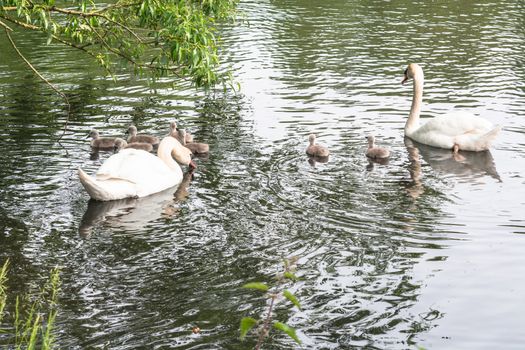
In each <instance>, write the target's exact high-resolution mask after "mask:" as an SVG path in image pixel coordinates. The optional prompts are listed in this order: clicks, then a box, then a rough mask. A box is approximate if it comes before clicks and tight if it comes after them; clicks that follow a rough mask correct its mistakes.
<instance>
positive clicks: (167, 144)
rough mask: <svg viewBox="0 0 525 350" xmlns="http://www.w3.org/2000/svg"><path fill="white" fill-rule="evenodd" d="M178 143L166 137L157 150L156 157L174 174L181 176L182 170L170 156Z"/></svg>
mask: <svg viewBox="0 0 525 350" xmlns="http://www.w3.org/2000/svg"><path fill="white" fill-rule="evenodd" d="M177 144H178V141H177V140H175V139H173V138H172V137H170V136H168V137H165V138H163V139H162V141H161V142H160V144H159V149H158V150H157V156H158V157H159V158H160V159H161V160H162V161H163V162H164V163H165V164H166V165H167V166H168V167H169V168H170V169H171V170H173V171H174V172H177V173H180V174H181V175H182V169H181V168H180V166H179V164H177V162H176V161H175V160H173V157H172V156H171V152H172V151H173V149H174V148H176V147H177Z"/></svg>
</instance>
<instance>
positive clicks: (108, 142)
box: [88, 129, 115, 149]
mask: <svg viewBox="0 0 525 350" xmlns="http://www.w3.org/2000/svg"><path fill="white" fill-rule="evenodd" d="M88 137H91V138H92V140H91V142H90V144H91V147H92V148H96V149H113V148H114V147H115V138H114V137H100V134H99V132H98V131H97V130H95V129H92V130H91V131H90V132H89V135H88Z"/></svg>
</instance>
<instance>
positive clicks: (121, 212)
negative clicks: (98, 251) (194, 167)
mask: <svg viewBox="0 0 525 350" xmlns="http://www.w3.org/2000/svg"><path fill="white" fill-rule="evenodd" d="M192 179H193V172H187V173H185V174H184V177H183V179H182V182H181V183H180V185H178V186H177V187H176V190H175V191H173V189H174V188H169V189H167V190H164V191H162V192H159V193H156V194H153V195H151V196H147V197H143V198H126V199H121V200H114V201H107V202H100V201H95V200H92V199H91V200H89V202H88V206H87V209H86V212H85V213H84V215H83V216H82V219H81V220H80V226H79V228H78V232H79V234H80V235H81V236H82V237H84V238H89V237H90V236H91V234H92V233H93V231H94V230H95V228H96V227H97V226H99V225H105V226H111V227H119V228H125V229H126V230H140V229H142V228H143V227H144V226H145V225H147V224H148V223H150V222H153V221H156V220H158V219H161V218H162V219H172V218H173V217H175V216H176V215H177V214H178V212H179V208H178V207H177V204H178V203H181V202H183V201H185V200H186V198H187V197H188V193H189V192H188V188H189V185H190V183H191V181H192Z"/></svg>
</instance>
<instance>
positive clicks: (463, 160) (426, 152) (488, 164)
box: [405, 137, 501, 183]
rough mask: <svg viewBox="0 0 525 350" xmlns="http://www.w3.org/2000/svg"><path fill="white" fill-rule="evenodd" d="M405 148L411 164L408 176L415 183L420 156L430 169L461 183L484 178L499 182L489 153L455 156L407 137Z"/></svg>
mask: <svg viewBox="0 0 525 350" xmlns="http://www.w3.org/2000/svg"><path fill="white" fill-rule="evenodd" d="M405 146H406V148H407V151H408V155H409V158H410V161H411V164H412V166H411V167H410V169H411V170H410V175H411V178H412V179H413V180H414V182H415V183H420V182H421V181H420V177H421V164H418V163H419V162H420V156H421V157H422V158H423V160H424V161H425V162H426V163H428V164H429V165H430V166H431V167H432V169H434V170H436V171H438V172H442V173H445V174H450V175H454V176H455V177H457V178H458V179H459V181H461V182H472V181H473V180H476V179H479V178H482V177H484V176H490V177H492V178H494V179H496V180H497V181H499V182H501V178H500V176H499V174H498V171H497V170H496V165H495V163H494V158H493V157H492V154H491V153H490V151H483V152H463V151H460V152H459V154H457V155H455V154H454V153H453V152H452V151H450V150H446V149H440V148H435V147H430V146H427V145H423V144H420V143H417V142H415V141H413V140H411V139H409V138H407V137H405Z"/></svg>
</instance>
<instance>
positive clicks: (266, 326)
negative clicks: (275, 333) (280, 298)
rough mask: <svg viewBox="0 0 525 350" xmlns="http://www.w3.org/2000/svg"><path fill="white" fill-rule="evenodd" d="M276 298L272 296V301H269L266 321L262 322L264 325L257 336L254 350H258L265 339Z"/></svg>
mask: <svg viewBox="0 0 525 350" xmlns="http://www.w3.org/2000/svg"><path fill="white" fill-rule="evenodd" d="M276 298H277V296H276V295H272V301H270V307H269V308H268V315H267V316H266V319H265V320H264V325H263V328H262V331H261V334H259V339H258V340H257V345H255V350H259V349H260V348H261V345H262V343H263V341H264V338H266V334H267V333H268V328H269V327H270V321H271V320H272V311H273V304H274V302H275V299H276Z"/></svg>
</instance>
